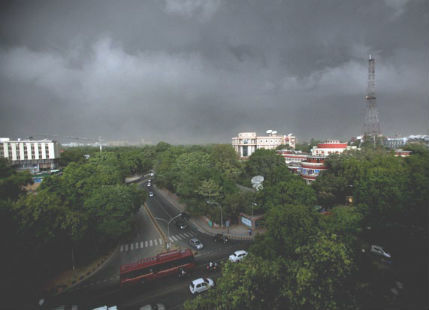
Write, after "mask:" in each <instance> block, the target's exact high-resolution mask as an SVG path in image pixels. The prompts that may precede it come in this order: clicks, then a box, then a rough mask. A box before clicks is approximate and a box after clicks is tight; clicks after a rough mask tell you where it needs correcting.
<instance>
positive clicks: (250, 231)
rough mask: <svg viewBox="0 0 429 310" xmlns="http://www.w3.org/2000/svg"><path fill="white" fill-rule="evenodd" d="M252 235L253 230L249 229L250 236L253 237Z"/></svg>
mask: <svg viewBox="0 0 429 310" xmlns="http://www.w3.org/2000/svg"><path fill="white" fill-rule="evenodd" d="M251 235H252V229H251V228H249V236H251Z"/></svg>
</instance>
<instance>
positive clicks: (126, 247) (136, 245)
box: [120, 232, 193, 252]
mask: <svg viewBox="0 0 429 310" xmlns="http://www.w3.org/2000/svg"><path fill="white" fill-rule="evenodd" d="M192 237H193V235H192V234H191V233H189V232H183V233H178V234H176V235H174V236H170V242H177V241H179V240H183V239H188V238H192ZM158 245H160V246H162V245H163V240H162V239H161V238H158V239H152V240H144V241H135V242H132V243H127V244H121V248H120V251H121V252H128V251H135V250H138V249H144V248H149V247H153V246H158Z"/></svg>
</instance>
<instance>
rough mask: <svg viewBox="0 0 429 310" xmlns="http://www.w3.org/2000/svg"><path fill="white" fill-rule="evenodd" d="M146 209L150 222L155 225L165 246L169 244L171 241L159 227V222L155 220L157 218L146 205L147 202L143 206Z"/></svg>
mask: <svg viewBox="0 0 429 310" xmlns="http://www.w3.org/2000/svg"><path fill="white" fill-rule="evenodd" d="M143 207H144V209H145V210H146V213H147V215H149V218H150V220H151V221H152V223H153V225H154V226H155V228H156V230H157V231H158V233H159V234H160V235H161V238H162V240H163V241H164V244H168V242H170V240H168V238H167V236H166V235H165V233H164V232H163V231H162V229H161V227H159V225H158V222H157V221H156V220H155V217H154V216H153V214H152V212H150V209H149V207H148V206H147V205H146V202H145V203H144V205H143Z"/></svg>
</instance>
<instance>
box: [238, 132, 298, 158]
mask: <svg viewBox="0 0 429 310" xmlns="http://www.w3.org/2000/svg"><path fill="white" fill-rule="evenodd" d="M295 143H296V138H295V136H293V135H292V134H288V135H277V131H273V130H267V135H266V136H256V132H240V133H239V134H238V136H237V137H234V138H232V146H233V147H234V149H235V151H236V152H237V153H238V154H239V156H240V158H247V157H249V156H250V155H252V154H253V152H255V151H256V150H257V149H266V150H275V149H276V148H277V147H278V146H280V145H287V146H289V147H291V148H293V149H294V148H295Z"/></svg>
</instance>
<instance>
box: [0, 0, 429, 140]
mask: <svg viewBox="0 0 429 310" xmlns="http://www.w3.org/2000/svg"><path fill="white" fill-rule="evenodd" d="M0 12H1V13H0V14H1V17H2V18H1V21H0V24H1V27H0V87H1V95H0V96H1V97H0V100H1V105H0V112H1V113H0V115H1V118H0V124H1V125H0V136H3V137H8V136H10V137H23V138H24V137H26V136H35V135H37V134H48V135H49V134H51V135H58V136H60V137H61V136H75V137H99V136H100V137H102V138H103V139H104V140H141V139H144V140H145V141H152V142H154V143H156V142H158V141H166V142H169V143H173V144H187V143H217V142H218V143H230V142H231V137H233V136H235V135H236V134H237V133H238V132H243V131H256V132H257V133H258V134H263V133H264V132H265V130H267V129H274V130H277V131H278V132H279V133H281V134H288V133H293V134H295V135H296V136H297V138H298V139H299V140H300V141H303V140H309V139H310V138H316V139H327V138H338V139H347V138H350V137H352V136H357V135H360V134H361V132H362V124H363V120H364V113H365V100H364V96H365V92H366V85H367V76H368V55H369V54H372V55H373V56H374V57H375V59H376V95H377V108H378V111H379V118H380V124H381V130H382V133H383V134H385V135H388V136H392V135H410V134H426V133H428V130H429V80H428V79H429V76H428V72H429V55H428V53H429V52H428V51H429V44H428V42H429V38H428V36H427V29H429V4H428V2H427V1H424V0H413V1H411V0H409V1H407V0H384V1H383V0H379V1H371V0H366V1H358V2H357V1H341V0H331V1H323V2H322V1H317V0H309V1H281V0H270V1H251V0H249V1H244V0H243V1H226V0H182V1H179V0H166V1H161V0H159V1H157V0H148V1H123V2H122V1H121V2H117V1H89V2H88V1H31V2H26V1H10V2H8V3H6V4H3V5H2V7H1V11H0Z"/></svg>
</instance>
